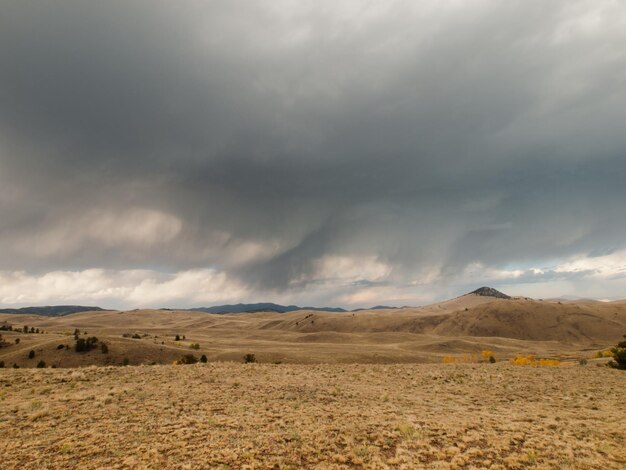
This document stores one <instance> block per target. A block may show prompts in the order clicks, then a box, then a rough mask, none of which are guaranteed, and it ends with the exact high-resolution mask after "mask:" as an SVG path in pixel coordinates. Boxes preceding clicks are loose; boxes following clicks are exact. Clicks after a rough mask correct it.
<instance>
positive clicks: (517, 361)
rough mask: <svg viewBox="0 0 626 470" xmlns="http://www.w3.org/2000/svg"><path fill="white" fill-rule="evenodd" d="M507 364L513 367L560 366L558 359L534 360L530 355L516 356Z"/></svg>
mask: <svg viewBox="0 0 626 470" xmlns="http://www.w3.org/2000/svg"><path fill="white" fill-rule="evenodd" d="M509 362H510V363H511V364H513V365H515V366H534V367H550V366H560V365H561V361H559V360H558V359H543V358H540V359H536V358H535V356H534V355H532V354H529V355H526V356H523V355H521V354H516V355H515V357H514V358H512V359H510V360H509Z"/></svg>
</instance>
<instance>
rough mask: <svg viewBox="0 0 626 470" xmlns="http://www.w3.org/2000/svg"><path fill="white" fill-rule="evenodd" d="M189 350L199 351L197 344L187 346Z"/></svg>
mask: <svg viewBox="0 0 626 470" xmlns="http://www.w3.org/2000/svg"><path fill="white" fill-rule="evenodd" d="M189 347H190V348H191V349H195V350H196V351H197V350H198V349H200V345H199V344H198V343H192V344H190V345H189Z"/></svg>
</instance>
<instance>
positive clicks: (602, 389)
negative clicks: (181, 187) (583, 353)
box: [0, 362, 626, 469]
mask: <svg viewBox="0 0 626 470" xmlns="http://www.w3.org/2000/svg"><path fill="white" fill-rule="evenodd" d="M625 384H626V374H625V373H624V372H623V371H618V370H612V369H608V368H606V367H595V366H591V365H588V366H578V365H576V366H568V367H563V366H562V367H544V368H536V367H523V366H513V365H510V364H508V363H504V362H502V363H497V364H456V365H443V364H397V365H375V364H369V365H367V364H362V365H356V364H355V365H350V364H318V365H294V364H289V365H287V364H238V363H209V364H196V365H191V366H182V365H181V366H136V367H86V368H77V369H2V370H0V455H1V456H2V457H1V458H2V461H1V462H0V467H1V468H3V469H48V468H49V469H57V468H58V469H61V468H63V469H66V468H81V469H90V468H94V469H95V468H136V469H144V468H145V469H170V468H171V469H212V468H219V469H226V468H228V469H239V468H242V469H244V468H250V469H252V468H255V469H265V468H275V469H298V468H381V469H382V468H394V469H396V468H397V469H413V468H494V469H514V468H559V469H576V468H580V469H590V468H591V469H622V468H626V451H625V449H626V430H625V426H624V424H625V423H626V407H625V406H624V385H625Z"/></svg>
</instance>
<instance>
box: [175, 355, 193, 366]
mask: <svg viewBox="0 0 626 470" xmlns="http://www.w3.org/2000/svg"><path fill="white" fill-rule="evenodd" d="M196 362H198V358H197V357H196V356H194V355H193V354H185V355H184V356H181V357H180V359H179V360H178V362H177V363H178V364H195V363H196Z"/></svg>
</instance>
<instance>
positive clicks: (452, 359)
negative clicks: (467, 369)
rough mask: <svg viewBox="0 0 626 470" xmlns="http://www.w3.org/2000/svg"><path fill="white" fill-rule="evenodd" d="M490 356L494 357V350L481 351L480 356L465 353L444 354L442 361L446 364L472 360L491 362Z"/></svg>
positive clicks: (464, 362) (463, 362)
mask: <svg viewBox="0 0 626 470" xmlns="http://www.w3.org/2000/svg"><path fill="white" fill-rule="evenodd" d="M490 357H493V352H492V351H481V353H480V356H478V355H477V354H463V355H462V356H444V357H443V359H442V362H443V363H444V364H468V363H471V362H489V358H490ZM479 358H480V359H479Z"/></svg>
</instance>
